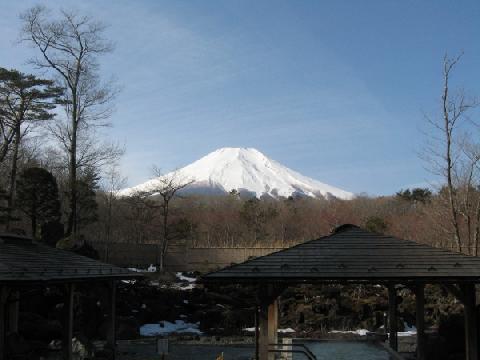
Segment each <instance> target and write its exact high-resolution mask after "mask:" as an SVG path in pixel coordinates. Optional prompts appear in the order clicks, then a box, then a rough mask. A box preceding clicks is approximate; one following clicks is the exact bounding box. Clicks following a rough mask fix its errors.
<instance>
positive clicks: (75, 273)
mask: <svg viewBox="0 0 480 360" xmlns="http://www.w3.org/2000/svg"><path fill="white" fill-rule="evenodd" d="M137 277H142V275H141V274H138V273H134V272H131V271H129V270H127V269H122V268H119V267H117V266H113V265H110V264H106V263H102V262H100V261H97V260H93V259H90V258H88V257H85V256H82V255H78V254H75V253H73V252H70V251H65V250H60V249H56V248H52V247H49V246H45V245H43V244H39V243H37V242H35V241H33V240H32V239H31V238H28V237H23V236H17V235H11V234H4V235H2V234H0V360H3V359H6V356H7V354H6V346H5V340H6V334H7V333H17V332H18V319H19V308H20V307H19V301H20V296H21V294H20V291H19V290H20V289H23V288H25V287H27V288H29V287H35V286H43V285H44V284H52V285H53V284H55V285H61V286H62V287H63V286H65V293H64V296H65V298H64V308H65V309H66V311H65V312H64V314H65V318H64V329H63V339H62V344H63V345H62V347H63V352H64V354H63V358H64V359H72V358H73V348H72V338H73V320H74V310H73V309H74V293H75V283H79V282H83V283H87V284H89V283H91V282H97V283H104V284H105V286H106V287H107V288H108V292H109V294H110V295H109V296H110V299H109V304H108V308H109V309H108V331H107V345H106V346H107V347H109V348H110V349H112V351H113V352H115V346H116V345H115V344H116V325H115V308H116V285H115V283H116V282H117V280H120V279H127V278H137ZM7 319H8V322H7V321H6V320H7Z"/></svg>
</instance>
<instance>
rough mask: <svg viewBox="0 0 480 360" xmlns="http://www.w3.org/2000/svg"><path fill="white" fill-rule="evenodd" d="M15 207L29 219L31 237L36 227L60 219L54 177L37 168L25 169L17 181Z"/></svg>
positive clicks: (34, 233) (35, 231)
mask: <svg viewBox="0 0 480 360" xmlns="http://www.w3.org/2000/svg"><path fill="white" fill-rule="evenodd" d="M17 207H18V208H19V209H20V210H21V211H22V212H24V213H25V215H27V216H28V217H29V218H30V221H31V224H32V225H31V226H32V227H31V229H32V236H33V237H35V235H36V233H37V225H38V224H44V223H47V222H54V221H58V220H59V219H60V201H59V199H58V186H57V181H56V180H55V177H54V176H53V175H52V174H51V173H50V172H49V171H47V170H45V169H43V168H38V167H32V168H28V169H25V170H24V171H23V172H22V173H21V174H20V176H19V178H18V180H17Z"/></svg>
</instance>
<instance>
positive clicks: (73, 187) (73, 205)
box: [66, 91, 78, 241]
mask: <svg viewBox="0 0 480 360" xmlns="http://www.w3.org/2000/svg"><path fill="white" fill-rule="evenodd" d="M77 106H78V104H77V95H76V92H75V91H72V118H71V124H72V135H71V143H70V149H69V152H70V159H69V186H70V204H69V205H70V213H69V215H68V225H67V232H66V236H73V240H74V241H76V237H77V130H78V119H77Z"/></svg>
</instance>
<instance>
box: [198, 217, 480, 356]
mask: <svg viewBox="0 0 480 360" xmlns="http://www.w3.org/2000/svg"><path fill="white" fill-rule="evenodd" d="M202 280H203V282H204V283H206V284H207V285H208V284H209V283H228V284H235V283H237V284H242V283H243V284H252V285H257V286H256V289H257V290H256V291H257V299H258V308H257V310H256V312H255V314H256V317H257V321H256V335H257V336H256V339H257V341H256V358H257V359H259V360H271V359H273V358H274V355H275V353H276V352H279V351H281V350H278V348H277V345H275V344H277V343H278V339H277V329H278V313H279V311H278V296H279V294H280V293H281V291H282V288H285V287H286V286H288V285H294V284H301V283H322V282H324V283H349V282H350V283H374V284H384V285H386V286H387V287H388V300H389V305H388V318H389V336H388V337H389V344H390V347H391V348H392V349H394V350H396V349H397V345H398V341H397V325H396V324H397V305H396V303H397V300H396V298H397V294H396V288H395V285H396V284H405V285H408V286H409V287H410V288H411V289H412V290H413V291H414V292H415V299H416V300H415V302H416V326H417V357H416V358H417V359H418V360H424V359H425V320H424V311H425V310H424V302H425V296H424V287H425V284H432V283H436V284H441V285H444V286H445V288H446V289H448V290H449V291H450V292H452V293H453V295H455V296H456V297H457V298H458V299H459V300H460V301H461V302H462V303H463V305H464V315H465V333H466V334H465V341H466V344H465V353H466V359H467V360H474V359H475V360H476V359H478V354H479V352H478V339H477V334H478V327H477V321H476V319H477V310H476V288H475V284H476V283H478V282H480V258H477V257H473V256H467V255H463V254H460V253H455V252H452V251H447V250H444V249H439V248H434V247H431V246H428V245H423V244H419V243H416V242H414V241H408V240H402V239H398V238H395V237H393V236H386V235H381V234H376V233H372V232H369V231H366V230H364V229H361V228H359V227H358V226H355V225H350V224H345V225H342V226H340V227H338V228H337V229H336V230H335V232H334V233H332V234H331V235H328V236H325V237H322V238H319V239H316V240H311V241H308V242H305V243H302V244H299V245H296V246H293V247H291V248H288V249H285V250H281V251H278V252H275V253H272V254H269V255H266V256H262V257H258V258H255V259H253V260H248V261H245V262H243V263H241V264H237V265H232V266H229V267H227V268H225V269H223V270H219V271H215V272H211V273H209V274H206V275H204V276H203V277H202Z"/></svg>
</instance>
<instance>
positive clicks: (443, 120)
mask: <svg viewBox="0 0 480 360" xmlns="http://www.w3.org/2000/svg"><path fill="white" fill-rule="evenodd" d="M462 55H463V54H460V55H459V56H457V57H455V58H450V57H448V56H447V55H445V57H444V59H443V90H442V97H441V116H439V117H438V118H429V117H427V120H428V122H429V124H430V125H431V126H432V128H433V130H434V133H432V134H430V139H431V142H430V144H429V145H428V147H427V151H426V156H425V158H426V160H428V162H429V165H430V169H431V170H432V171H433V172H434V173H436V174H437V175H440V176H441V177H442V178H443V179H444V180H445V187H444V188H443V190H441V191H440V193H441V194H442V193H444V194H445V196H446V199H447V207H448V209H449V220H450V222H451V228H452V229H453V231H452V232H453V240H454V243H455V244H456V248H457V250H458V251H460V252H461V251H465V250H466V251H469V248H470V246H471V244H472V226H473V225H472V216H471V214H470V213H471V206H472V201H473V196H475V192H477V191H478V189H477V185H478V182H477V180H478V179H477V177H476V175H475V173H476V171H477V169H478V161H479V160H478V154H475V153H474V152H472V150H473V148H474V147H473V146H472V144H473V143H472V142H470V141H468V140H467V138H468V136H466V135H465V133H466V131H467V130H466V129H467V128H468V126H469V125H471V124H472V123H473V121H472V119H470V117H469V114H470V112H471V110H472V109H474V108H475V107H476V106H477V105H478V101H477V100H475V99H471V98H469V97H468V96H467V95H466V94H465V92H464V91H463V90H458V91H452V89H451V86H450V81H451V76H452V74H453V70H454V69H455V67H456V66H457V64H458V62H459V61H460V59H461V57H462ZM462 130H464V131H463V132H462ZM472 190H473V191H472ZM479 206H480V204H479ZM463 222H465V226H463ZM463 227H465V229H462V228H463ZM465 246H466V247H467V248H466V249H465Z"/></svg>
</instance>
